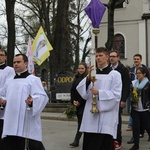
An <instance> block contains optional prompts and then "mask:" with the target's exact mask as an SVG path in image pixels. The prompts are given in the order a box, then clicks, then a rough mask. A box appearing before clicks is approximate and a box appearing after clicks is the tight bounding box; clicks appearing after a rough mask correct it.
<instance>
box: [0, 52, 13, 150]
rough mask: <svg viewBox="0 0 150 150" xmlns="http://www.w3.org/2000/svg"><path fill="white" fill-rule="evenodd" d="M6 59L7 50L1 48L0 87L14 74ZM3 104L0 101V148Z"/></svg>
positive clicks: (0, 147)
mask: <svg viewBox="0 0 150 150" xmlns="http://www.w3.org/2000/svg"><path fill="white" fill-rule="evenodd" d="M6 59H7V52H6V51H5V50H3V49H0V89H2V88H3V86H4V84H5V83H6V81H7V80H9V79H13V78H14V76H15V71H14V68H12V67H9V66H7V65H6V63H5V61H6ZM4 105H5V101H0V149H3V148H2V142H3V140H2V139H1V135H2V131H3V118H4V111H5V109H4Z"/></svg>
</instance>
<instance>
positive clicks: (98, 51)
mask: <svg viewBox="0 0 150 150" xmlns="http://www.w3.org/2000/svg"><path fill="white" fill-rule="evenodd" d="M102 52H103V53H105V54H106V55H108V49H107V48H106V47H99V48H97V49H96V53H102Z"/></svg>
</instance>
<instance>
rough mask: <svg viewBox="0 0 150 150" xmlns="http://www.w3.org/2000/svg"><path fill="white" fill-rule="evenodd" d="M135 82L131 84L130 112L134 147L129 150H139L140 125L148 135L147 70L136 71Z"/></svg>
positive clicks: (139, 69) (149, 128)
mask: <svg viewBox="0 0 150 150" xmlns="http://www.w3.org/2000/svg"><path fill="white" fill-rule="evenodd" d="M136 75H137V80H135V81H134V82H133V95H132V102H131V105H132V110H131V116H132V119H133V138H134V145H133V146H132V148H131V149H130V150H138V149H139V135H140V123H141V121H142V124H143V125H144V129H146V131H147V133H148V134H149V135H150V92H149V91H150V82H149V74H148V71H147V69H145V68H144V67H139V68H137V70H136Z"/></svg>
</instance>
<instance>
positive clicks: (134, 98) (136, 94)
mask: <svg viewBox="0 0 150 150" xmlns="http://www.w3.org/2000/svg"><path fill="white" fill-rule="evenodd" d="M138 101H139V92H138V91H137V89H136V88H135V87H133V90H132V101H131V104H132V107H133V108H134V109H137V108H138Z"/></svg>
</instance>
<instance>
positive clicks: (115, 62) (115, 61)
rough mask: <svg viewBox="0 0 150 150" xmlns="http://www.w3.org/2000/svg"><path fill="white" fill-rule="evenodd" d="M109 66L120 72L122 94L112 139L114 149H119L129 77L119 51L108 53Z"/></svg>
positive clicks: (128, 89)
mask: <svg viewBox="0 0 150 150" xmlns="http://www.w3.org/2000/svg"><path fill="white" fill-rule="evenodd" d="M109 60H110V67H111V68H112V69H114V70H117V71H118V72H120V74H121V79H122V95H121V101H120V108H119V114H118V130H117V139H115V140H114V148H115V150H118V149H121V145H122V135H121V126H122V118H121V113H122V110H123V108H124V107H125V106H126V99H127V98H128V96H129V94H130V77H129V71H128V69H127V68H126V67H125V66H124V65H123V64H122V63H121V62H120V61H119V60H120V57H119V52H118V51H116V50H112V51H110V53H109Z"/></svg>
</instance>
